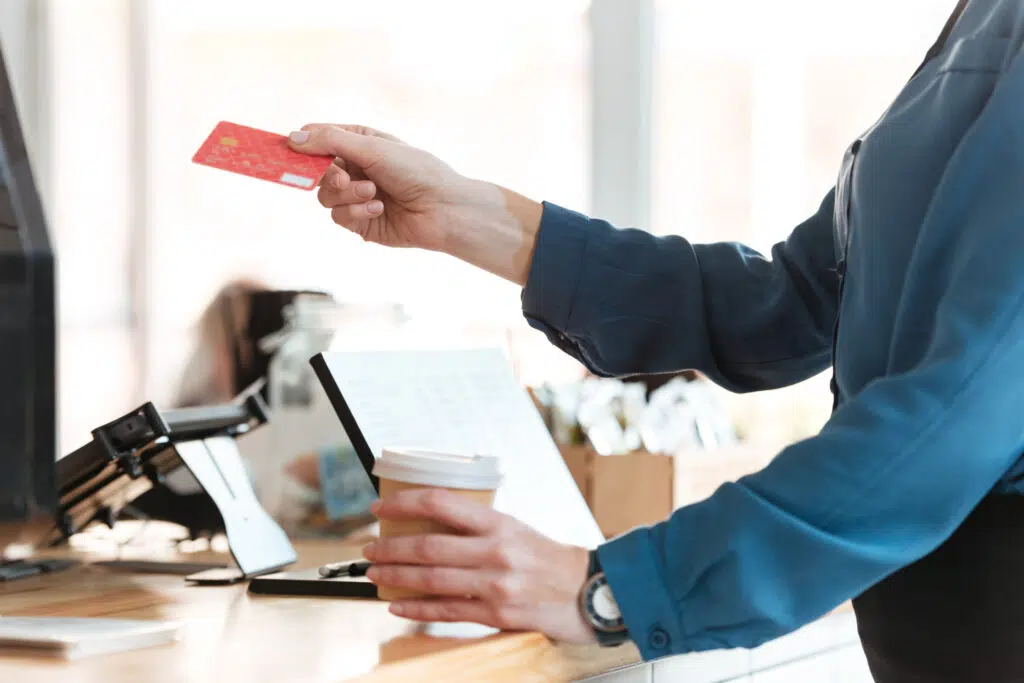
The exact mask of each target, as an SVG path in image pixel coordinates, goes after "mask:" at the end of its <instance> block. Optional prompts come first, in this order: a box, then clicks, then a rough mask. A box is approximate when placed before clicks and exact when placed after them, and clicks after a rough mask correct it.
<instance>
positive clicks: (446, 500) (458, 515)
mask: <svg viewBox="0 0 1024 683" xmlns="http://www.w3.org/2000/svg"><path fill="white" fill-rule="evenodd" d="M371 203H372V202H371ZM371 510H372V511H373V514H375V515H376V516H377V517H379V518H380V519H430V520H433V521H435V522H440V523H441V524H443V525H445V526H447V527H451V528H452V529H455V530H457V531H461V532H463V533H468V534H476V535H479V536H483V535H487V534H490V533H493V532H495V531H497V530H498V529H499V528H500V527H501V525H502V524H503V523H504V521H505V515H503V514H501V513H500V512H497V511H496V510H495V509H494V508H493V507H491V506H490V505H485V504H483V503H478V502H476V501H474V500H472V499H470V498H468V497H466V496H460V495H459V494H457V493H452V492H450V491H445V490H444V489H430V488H420V489H411V490H408V491H402V492H400V493H397V494H395V495H393V496H388V497H387V498H386V499H384V500H379V501H377V502H375V503H374V504H373V506H372V508H371Z"/></svg>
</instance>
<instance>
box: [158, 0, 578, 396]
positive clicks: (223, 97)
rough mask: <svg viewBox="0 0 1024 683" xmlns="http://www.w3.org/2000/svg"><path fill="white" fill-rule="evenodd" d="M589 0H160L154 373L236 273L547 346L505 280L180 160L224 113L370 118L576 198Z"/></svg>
mask: <svg viewBox="0 0 1024 683" xmlns="http://www.w3.org/2000/svg"><path fill="white" fill-rule="evenodd" d="M586 5H587V3H585V2H579V1H571V2H564V1H563V2H557V3H551V2H541V1H539V0H535V1H533V2H526V3H523V2H517V3H496V2H487V3H481V2H472V1H470V0H445V1H443V2H433V3H422V2H419V1H418V0H388V1H384V2H375V3H372V4H366V3H356V2H310V1H306V2H295V3H289V6H288V9H287V11H282V9H281V5H280V4H279V3H278V4H273V5H268V6H266V7H264V6H261V5H253V4H252V3H244V2H220V3H216V4H211V3H155V2H154V3H150V8H151V10H150V14H149V16H148V19H147V21H146V26H147V30H148V31H149V39H150V46H151V47H150V71H149V78H150V84H149V93H150V107H149V117H148V120H147V124H148V133H147V137H148V139H149V140H150V141H151V142H152V144H153V147H152V148H151V150H150V157H149V159H148V167H149V170H150V176H149V178H150V182H149V191H148V194H149V197H150V205H149V209H148V223H149V228H148V242H149V257H148V268H147V280H148V283H147V290H148V294H149V298H148V306H149V310H150V314H149V319H150V329H149V334H148V335H147V336H148V338H149V339H150V340H151V345H150V348H149V349H148V351H147V357H148V361H149V373H148V378H147V379H148V382H147V386H148V387H151V388H152V390H154V391H157V392H161V391H163V390H164V389H165V388H167V387H169V386H171V385H173V382H174V381H175V377H176V374H177V373H178V371H179V370H180V366H181V360H182V359H183V357H184V354H185V353H186V352H187V351H188V344H189V326H190V324H191V323H192V321H193V320H195V318H196V317H197V316H198V314H199V312H200V310H201V309H202V307H203V306H205V304H206V302H207V301H208V300H209V299H210V298H211V297H212V296H213V294H214V292H215V291H216V289H217V288H218V287H219V286H220V285H221V284H222V283H223V282H225V281H226V280H228V279H229V278H231V277H234V276H238V275H255V276H258V277H259V278H261V279H263V280H264V281H266V282H267V283H268V284H271V285H273V286H278V287H312V288H318V289H326V290H328V291H330V292H332V293H333V294H334V295H335V296H336V297H337V298H338V299H339V300H341V301H345V302H352V303H356V304H364V305H365V304H373V303H385V302H390V301H398V302H401V303H402V304H403V305H405V307H406V308H407V310H408V311H409V312H410V314H411V315H412V316H413V318H414V319H417V320H419V321H421V322H422V323H430V324H431V325H433V326H434V327H437V328H441V329H443V330H444V336H446V337H449V338H452V339H455V340H460V339H461V340H466V339H470V340H473V341H483V342H485V343H486V342H497V343H504V342H505V338H506V330H507V329H511V330H513V331H515V334H516V337H517V340H518V343H519V346H520V347H521V348H522V347H524V345H527V344H528V345H529V347H530V348H531V349H536V348H545V353H548V351H547V349H546V347H541V346H540V344H538V343H537V342H536V336H534V335H529V334H524V333H523V332H522V330H523V328H524V327H525V324H524V323H523V322H522V319H521V314H520V312H519V296H518V290H517V289H516V288H515V287H513V286H512V285H509V284H506V283H502V282H499V281H498V280H497V279H496V278H493V277H490V276H488V275H485V274H483V273H479V272H476V271H474V270H473V269H472V268H470V267H468V266H465V265H462V264H459V263H456V262H454V261H452V260H451V259H449V258H447V257H443V256H439V255H434V254H426V253H421V252H418V251H401V252H399V251H394V250H387V249H383V248H379V247H375V246H373V245H367V244H364V243H362V242H361V241H360V240H359V239H358V238H355V237H354V236H352V235H350V234H347V233H346V232H345V231H343V230H341V229H339V228H337V227H335V226H334V225H333V224H332V223H331V222H330V220H329V216H328V214H327V212H326V211H324V210H323V209H322V208H321V207H320V206H319V204H318V203H317V202H316V200H315V198H314V196H313V195H312V193H310V194H308V195H304V194H303V193H302V192H297V191H295V190H292V189H289V188H281V187H276V186H273V185H270V184H265V183H262V184H261V183H256V182H253V181H251V180H249V179H246V178H239V177H234V176H231V175H229V174H225V173H220V172H217V171H213V170H210V169H207V168H203V167H197V166H194V165H192V164H190V163H189V159H190V157H191V154H192V153H193V151H194V150H195V148H197V147H198V145H199V143H200V142H201V141H202V140H203V139H204V138H205V136H206V134H207V133H208V132H209V131H210V130H211V129H212V128H213V126H214V124H215V123H216V122H217V121H218V120H221V119H227V120H231V121H236V122H240V123H245V124H248V125H253V126H256V127H260V128H265V129H268V130H275V131H282V132H287V131H289V130H292V129H294V128H296V127H298V126H300V125H301V124H303V123H306V122H310V121H336V122H360V123H366V124H370V125H373V126H375V127H378V128H381V129H382V130H387V131H388V132H392V133H394V134H397V135H399V136H400V137H402V138H404V139H407V140H408V141H410V142H411V143H413V144H416V145H418V146H421V147H424V148H426V149H428V150H430V151H432V152H434V153H436V154H438V155H439V156H440V157H442V158H443V159H445V160H446V161H447V162H449V163H451V164H452V165H453V166H454V167H456V168H457V169H459V170H460V171H462V172H463V173H465V174H467V175H471V176H475V177H481V178H486V179H489V180H494V181H497V182H500V183H503V184H507V185H509V186H512V187H515V188H516V189H517V190H520V191H523V192H526V193H529V194H533V195H534V196H537V197H543V198H549V199H552V200H555V201H560V202H563V203H566V204H569V205H572V206H576V207H585V205H586V195H587V188H586V181H587V177H588V173H587V164H588V162H587V148H588V143H589V140H588V132H587V120H588V112H587V102H588V97H587V55H586V23H585V10H586ZM468 27H471V29H472V30H469V28H468ZM548 357H549V358H560V357H559V356H558V355H557V352H554V351H553V350H552V351H551V352H550V355H549V356H548Z"/></svg>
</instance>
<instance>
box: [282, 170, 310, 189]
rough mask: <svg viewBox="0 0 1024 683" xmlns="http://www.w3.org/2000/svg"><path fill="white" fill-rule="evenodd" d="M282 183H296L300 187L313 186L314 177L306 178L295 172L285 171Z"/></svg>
mask: <svg viewBox="0 0 1024 683" xmlns="http://www.w3.org/2000/svg"><path fill="white" fill-rule="evenodd" d="M281 182H282V183H288V184H289V185H296V186H298V187H313V179H312V178H304V177H303V176H300V175H295V174H294V173H285V174H283V175H282V176H281Z"/></svg>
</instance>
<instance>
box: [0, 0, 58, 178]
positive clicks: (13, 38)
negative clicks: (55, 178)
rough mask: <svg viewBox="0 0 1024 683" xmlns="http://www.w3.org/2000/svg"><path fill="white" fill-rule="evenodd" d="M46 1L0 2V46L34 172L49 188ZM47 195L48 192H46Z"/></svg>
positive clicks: (9, 0)
mask: <svg viewBox="0 0 1024 683" xmlns="http://www.w3.org/2000/svg"><path fill="white" fill-rule="evenodd" d="M45 8H46V5H45V2H43V1H42V0H3V1H2V2H0V47H2V48H3V53H4V59H5V60H6V62H7V69H8V71H9V72H10V77H11V79H12V80H13V87H14V96H15V98H16V99H17V101H18V111H19V113H20V114H21V119H22V126H23V127H24V128H25V131H24V133H25V137H26V138H27V144H28V147H29V152H30V153H31V154H32V163H33V170H34V171H35V173H36V175H37V176H38V180H37V182H38V183H39V184H40V185H44V186H45V185H47V183H46V182H45V180H46V179H47V178H48V170H49V164H48V163H47V159H46V156H45V155H47V154H48V148H47V146H46V137H47V133H48V130H47V125H46V123H47V122H46V121H44V116H45V111H44V107H43V105H42V101H43V94H44V91H45V89H46V82H45V76H46V72H47V65H46V64H45V62H44V61H43V59H42V57H43V56H44V55H45V53H46V51H45V49H44V45H43V41H42V38H43V34H44V31H43V29H42V27H43V21H44V16H45ZM43 192H45V190H43Z"/></svg>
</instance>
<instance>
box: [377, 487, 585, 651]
mask: <svg viewBox="0 0 1024 683" xmlns="http://www.w3.org/2000/svg"><path fill="white" fill-rule="evenodd" d="M373 512H374V514H376V515H377V517H379V518H381V519H396V520H398V519H430V520H433V521H436V522H440V523H441V524H444V525H446V526H448V527H451V528H452V529H454V530H455V531H456V532H458V535H456V534H451V535H444V534H434V535H422V536H404V537H395V538H381V539H379V540H377V541H376V542H374V543H371V544H369V545H368V546H366V547H365V548H364V549H363V554H364V555H365V557H366V559H368V560H370V561H371V562H373V563H374V566H373V567H372V568H371V569H370V572H369V574H368V576H369V578H370V580H371V581H373V582H374V583H376V584H377V585H380V586H388V587H392V588H404V589H411V590H415V591H421V592H423V593H427V594H430V595H433V596H437V597H435V598H432V599H428V600H408V601H399V602H395V603H392V605H391V611H392V612H393V613H394V614H397V615H399V616H402V617H406V618H408V619H414V620H417V621H428V622H439V621H456V622H463V621H465V622H475V623H479V624H485V625H488V626H494V627H497V628H501V629H506V630H514V631H527V630H530V631H541V632H543V633H546V634H547V635H549V636H551V637H552V638H554V639H556V640H560V641H564V642H569V643H589V642H594V641H595V636H594V632H593V630H592V629H591V628H590V627H589V626H588V625H587V623H586V622H585V621H584V620H583V616H582V615H581V614H580V611H579V603H578V597H579V592H580V589H581V588H582V586H583V583H584V582H585V580H586V578H587V566H588V562H589V556H588V551H587V550H586V549H585V548H577V547H573V546H568V545H563V544H561V543H556V542H555V541H552V540H551V539H549V538H547V537H545V536H542V535H541V534H539V533H537V532H536V531H534V530H533V529H531V528H530V527H528V526H526V525H525V524H523V523H521V522H519V521H517V520H515V519H513V518H512V517H509V516H508V515H505V514H502V513H500V512H497V511H495V510H494V509H493V508H491V507H488V506H485V505H481V504H480V503H476V502H473V501H471V500H468V499H466V498H464V497H462V496H459V495H458V494H454V493H451V492H448V491H444V490H432V489H416V490H411V491H403V492H401V493H397V494H395V495H393V496H389V497H388V498H387V500H384V501H378V502H377V503H376V504H375V507H374V508H373Z"/></svg>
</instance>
